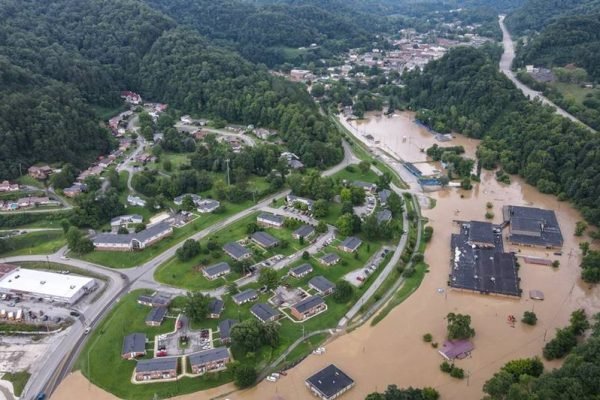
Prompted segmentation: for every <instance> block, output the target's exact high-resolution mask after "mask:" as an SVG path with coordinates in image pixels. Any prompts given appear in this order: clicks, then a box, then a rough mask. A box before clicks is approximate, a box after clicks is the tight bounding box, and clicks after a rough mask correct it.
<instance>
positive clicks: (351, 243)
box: [338, 236, 362, 253]
mask: <svg viewBox="0 0 600 400" xmlns="http://www.w3.org/2000/svg"><path fill="white" fill-rule="evenodd" d="M361 244H362V240H360V239H359V238H357V237H355V236H348V237H347V238H346V239H344V241H343V242H342V243H340V245H339V246H338V248H339V249H340V250H342V251H345V252H346V253H354V252H355V251H356V250H358V248H359V247H360V245H361Z"/></svg>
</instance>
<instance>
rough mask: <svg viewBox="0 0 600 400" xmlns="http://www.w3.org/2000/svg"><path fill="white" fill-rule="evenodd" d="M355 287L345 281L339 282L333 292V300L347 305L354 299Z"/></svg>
mask: <svg viewBox="0 0 600 400" xmlns="http://www.w3.org/2000/svg"><path fill="white" fill-rule="evenodd" d="M353 293H354V287H353V286H352V285H351V284H350V283H349V282H348V281H347V280H345V279H342V280H340V281H338V282H337V283H336V285H335V290H334V292H333V299H334V300H335V301H336V302H337V303H342V304H343V303H347V302H348V301H350V299H351V298H352V294H353Z"/></svg>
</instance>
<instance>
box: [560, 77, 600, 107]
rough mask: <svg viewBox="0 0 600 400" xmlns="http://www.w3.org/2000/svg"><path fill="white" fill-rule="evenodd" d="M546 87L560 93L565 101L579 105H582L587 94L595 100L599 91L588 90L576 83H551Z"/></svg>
mask: <svg viewBox="0 0 600 400" xmlns="http://www.w3.org/2000/svg"><path fill="white" fill-rule="evenodd" d="M548 85H549V86H550V87H553V88H555V89H556V90H558V91H559V92H560V93H562V95H563V96H564V98H565V99H573V100H575V102H576V103H577V104H579V105H583V104H582V103H583V101H584V100H585V99H586V95H587V94H589V93H591V94H593V95H594V97H596V98H598V96H600V89H588V88H584V87H581V85H580V84H576V83H565V82H553V83H550V84H548Z"/></svg>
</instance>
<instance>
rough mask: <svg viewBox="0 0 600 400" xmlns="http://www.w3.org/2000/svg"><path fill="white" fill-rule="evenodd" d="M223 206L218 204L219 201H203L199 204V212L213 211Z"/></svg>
mask: <svg viewBox="0 0 600 400" xmlns="http://www.w3.org/2000/svg"><path fill="white" fill-rule="evenodd" d="M220 205H221V203H220V202H218V201H217V200H209V199H206V200H202V201H201V202H200V203H199V204H198V210H212V209H213V208H217V207H219V206H220Z"/></svg>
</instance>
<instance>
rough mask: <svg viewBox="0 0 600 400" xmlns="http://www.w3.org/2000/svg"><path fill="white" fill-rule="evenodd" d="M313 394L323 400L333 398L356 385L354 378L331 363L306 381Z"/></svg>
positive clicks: (331, 399)
mask: <svg viewBox="0 0 600 400" xmlns="http://www.w3.org/2000/svg"><path fill="white" fill-rule="evenodd" d="M305 384H306V386H307V387H308V389H309V390H310V391H311V392H312V394H313V395H314V396H316V397H318V398H320V399H322V400H333V399H335V398H337V397H339V396H341V395H342V394H343V393H345V392H347V391H348V390H350V389H351V388H352V387H353V386H354V380H353V379H352V378H350V377H349V376H348V375H346V373H344V371H342V370H341V369H339V368H338V367H336V366H335V365H334V364H330V365H328V366H327V367H325V368H323V369H322V370H320V371H318V372H317V373H316V374H314V375H313V376H311V377H309V378H308V379H307V380H306V381H305Z"/></svg>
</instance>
